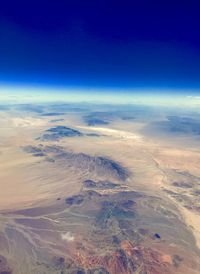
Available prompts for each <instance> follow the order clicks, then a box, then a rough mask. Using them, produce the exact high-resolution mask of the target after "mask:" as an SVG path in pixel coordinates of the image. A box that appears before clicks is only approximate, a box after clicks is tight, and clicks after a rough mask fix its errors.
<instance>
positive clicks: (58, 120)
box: [50, 119, 65, 123]
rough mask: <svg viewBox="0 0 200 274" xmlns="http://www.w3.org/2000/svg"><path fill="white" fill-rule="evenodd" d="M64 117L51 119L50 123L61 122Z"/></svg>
mask: <svg viewBox="0 0 200 274" xmlns="http://www.w3.org/2000/svg"><path fill="white" fill-rule="evenodd" d="M64 120H65V119H53V120H51V121H50V122H51V123H56V122H63V121H64Z"/></svg>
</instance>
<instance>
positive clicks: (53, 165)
mask: <svg viewBox="0 0 200 274" xmlns="http://www.w3.org/2000/svg"><path fill="white" fill-rule="evenodd" d="M198 121H199V116H198V114H194V113H190V112H189V111H188V112H186V113H183V112H182V111H181V110H180V111H178V110H173V109H172V110H169V109H167V110H164V109H163V110H161V109H159V108H150V107H145V106H117V105H116V106H114V105H112V106H107V105H102V106H101V105H89V104H82V105H81V104H64V103H63V104H43V105H28V104H27V105H25V104H21V105H9V106H3V107H1V110H0V128H1V130H0V187H1V191H0V273H1V274H11V273H13V274H32V273H33V274H47V273H48V274H49V273H50V274H51V273H55V274H65V273H69V274H72V273H73V274H108V273H110V274H119V273H121V274H131V273H137V274H199V273H200V168H199V167H200V123H199V122H198Z"/></svg>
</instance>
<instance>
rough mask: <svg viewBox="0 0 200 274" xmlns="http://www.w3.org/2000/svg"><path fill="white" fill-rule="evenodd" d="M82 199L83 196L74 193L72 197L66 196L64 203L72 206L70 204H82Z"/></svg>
mask: <svg viewBox="0 0 200 274" xmlns="http://www.w3.org/2000/svg"><path fill="white" fill-rule="evenodd" d="M83 201H84V196H83V195H81V194H79V195H74V196H72V197H69V198H66V199H65V203H66V204H67V205H68V206H72V205H80V204H82V202H83Z"/></svg>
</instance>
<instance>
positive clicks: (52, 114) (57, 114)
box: [42, 112, 65, 116]
mask: <svg viewBox="0 0 200 274" xmlns="http://www.w3.org/2000/svg"><path fill="white" fill-rule="evenodd" d="M59 115H65V113H64V112H47V113H43V114H42V116H59Z"/></svg>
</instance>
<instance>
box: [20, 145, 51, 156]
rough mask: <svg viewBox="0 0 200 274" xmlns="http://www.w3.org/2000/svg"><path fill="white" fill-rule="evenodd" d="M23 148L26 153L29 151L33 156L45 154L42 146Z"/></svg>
mask: <svg viewBox="0 0 200 274" xmlns="http://www.w3.org/2000/svg"><path fill="white" fill-rule="evenodd" d="M23 150H24V151H25V152H27V153H31V154H32V155H33V156H35V157H43V156H46V154H45V153H44V152H43V149H42V147H36V146H25V147H23Z"/></svg>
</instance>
